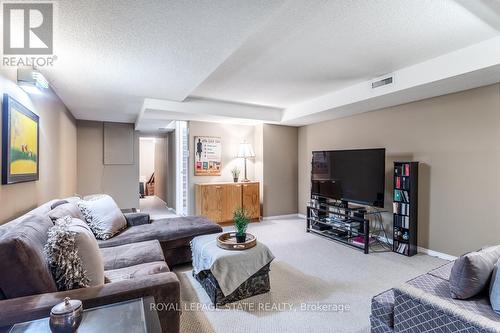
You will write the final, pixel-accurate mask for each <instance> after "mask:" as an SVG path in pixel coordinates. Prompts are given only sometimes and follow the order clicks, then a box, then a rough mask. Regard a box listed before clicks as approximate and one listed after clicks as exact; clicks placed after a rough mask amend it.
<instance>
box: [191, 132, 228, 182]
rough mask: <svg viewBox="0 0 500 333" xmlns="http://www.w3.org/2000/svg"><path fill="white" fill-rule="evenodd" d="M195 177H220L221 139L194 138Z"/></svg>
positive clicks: (208, 137) (211, 137)
mask: <svg viewBox="0 0 500 333" xmlns="http://www.w3.org/2000/svg"><path fill="white" fill-rule="evenodd" d="M194 155H195V156H194V175H195V176H220V171H221V156H222V147H221V138H219V137H214V136H195V137H194Z"/></svg>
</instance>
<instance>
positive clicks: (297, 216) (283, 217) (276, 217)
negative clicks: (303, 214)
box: [262, 214, 300, 220]
mask: <svg viewBox="0 0 500 333" xmlns="http://www.w3.org/2000/svg"><path fill="white" fill-rule="evenodd" d="M299 217H300V216H299V214H287V215H275V216H265V217H263V218H262V219H263V220H284V219H293V218H299Z"/></svg>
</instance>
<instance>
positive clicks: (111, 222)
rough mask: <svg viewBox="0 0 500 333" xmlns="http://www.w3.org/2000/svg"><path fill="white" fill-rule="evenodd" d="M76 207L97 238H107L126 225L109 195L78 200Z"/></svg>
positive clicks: (123, 217)
mask: <svg viewBox="0 0 500 333" xmlns="http://www.w3.org/2000/svg"><path fill="white" fill-rule="evenodd" d="M78 208H80V211H81V212H82V214H83V216H84V218H85V222H87V224H88V225H89V227H90V229H91V230H92V232H93V233H94V235H95V236H96V238H98V239H102V240H106V239H109V238H111V237H113V236H114V235H116V234H117V233H119V232H120V231H121V230H123V229H125V228H126V227H127V220H126V219H125V216H123V213H122V212H121V210H120V208H119V207H118V205H117V204H116V202H115V201H114V200H113V198H111V197H110V196H109V195H99V196H94V197H92V199H91V200H80V201H79V202H78Z"/></svg>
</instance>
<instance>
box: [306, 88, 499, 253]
mask: <svg viewBox="0 0 500 333" xmlns="http://www.w3.org/2000/svg"><path fill="white" fill-rule="evenodd" d="M499 143H500V85H499V84H496V85H492V86H488V87H483V88H478V89H474V90H469V91H465V92H461V93H456V94H450V95H446V96H441V97H436V98H432V99H427V100H423V101H418V102H414V103H409V104H405V105H400V106H396V107H392V108H387V109H382V110H379V111H374V112H369V113H365V114H361V115H357V116H353V117H349V118H343V119H338V120H332V121H328V122H323V123H318V124H313V125H309V126H305V127H301V128H300V129H299V211H300V212H301V213H305V207H306V203H307V200H308V198H309V192H310V166H311V151H313V150H320V149H347V148H372V147H385V148H386V149H387V161H386V163H387V167H386V188H387V189H386V200H385V203H386V209H387V210H389V211H390V209H391V202H392V201H391V195H390V188H391V187H392V177H391V175H392V172H393V171H392V163H393V161H394V160H414V161H420V162H421V166H420V169H419V177H420V180H419V211H418V214H419V233H418V238H419V241H418V243H419V245H420V246H422V247H424V248H428V249H431V250H434V251H439V252H443V253H448V254H451V255H459V254H461V253H463V252H466V251H470V250H475V249H478V248H480V247H481V246H483V245H487V244H499V243H500V210H499V209H498V207H500V204H499V201H500V177H498V172H499V170H500V144H499ZM387 217H388V216H387V215H386V222H387V223H389V221H390V219H389V218H387Z"/></svg>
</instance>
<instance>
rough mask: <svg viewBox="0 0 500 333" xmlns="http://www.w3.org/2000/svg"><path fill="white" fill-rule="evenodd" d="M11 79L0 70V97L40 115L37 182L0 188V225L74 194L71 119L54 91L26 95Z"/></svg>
mask: <svg viewBox="0 0 500 333" xmlns="http://www.w3.org/2000/svg"><path fill="white" fill-rule="evenodd" d="M15 78H16V73H15V71H10V70H9V71H6V70H2V71H0V96H3V94H4V93H7V94H9V95H11V96H12V97H14V98H15V99H16V100H18V101H19V102H21V103H22V104H23V105H25V106H26V107H27V108H28V109H30V110H31V111H33V112H35V113H36V114H38V115H39V116H40V156H39V157H40V179H39V180H38V181H36V182H27V183H19V184H11V185H0V207H1V209H0V223H4V222H7V221H9V220H11V219H12V218H14V217H17V216H19V215H21V214H22V213H24V212H26V211H28V210H31V209H33V208H35V207H36V206H38V205H40V204H42V203H44V202H47V201H49V200H51V199H54V198H63V197H66V196H71V195H73V194H74V193H75V192H76V122H75V119H74V118H73V116H72V115H71V113H70V112H69V111H68V110H67V109H66V106H65V105H64V104H63V103H62V101H61V100H60V99H59V98H58V97H57V95H56V94H55V93H54V92H52V91H51V90H48V91H45V92H44V93H43V94H41V95H28V94H26V93H25V92H24V91H23V90H21V89H20V88H19V87H18V86H17V85H16V83H15ZM0 118H1V117H0ZM0 125H1V119H0ZM0 128H1V126H0ZM0 137H1V136H0ZM0 155H1V154H0ZM0 159H1V156H0ZM0 165H1V164H0Z"/></svg>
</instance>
